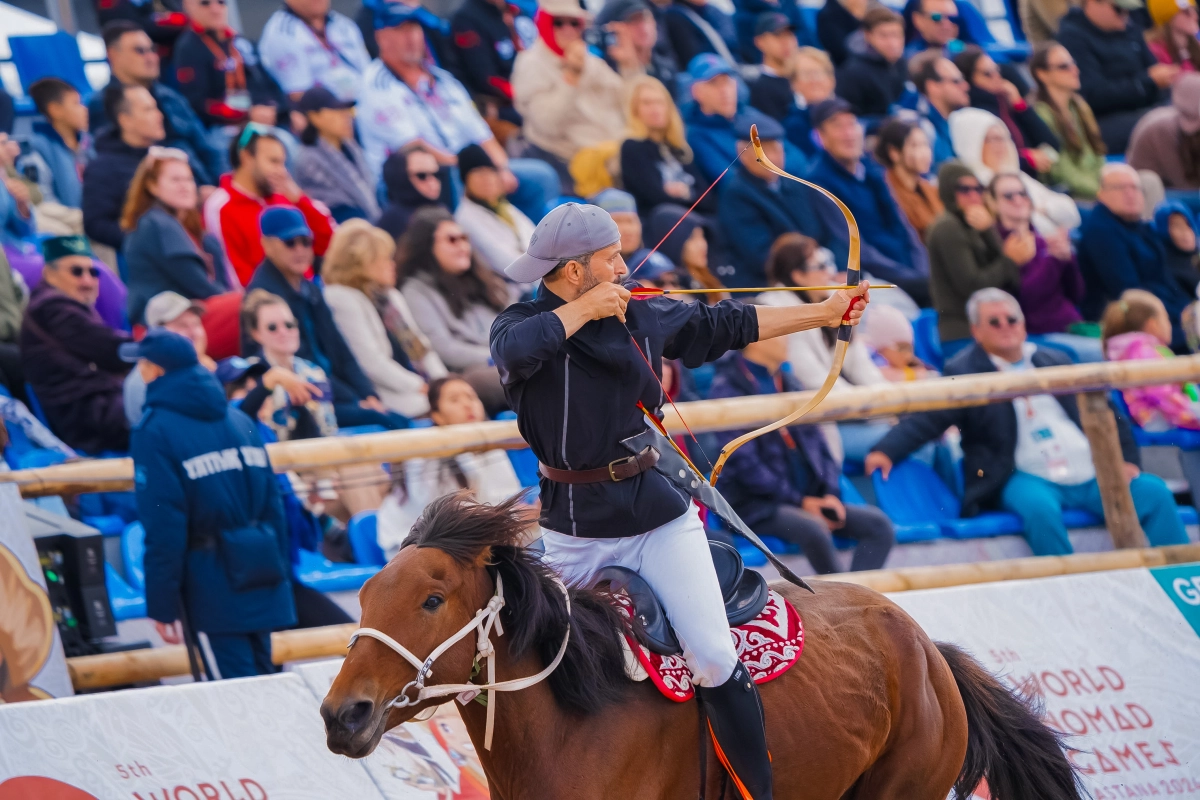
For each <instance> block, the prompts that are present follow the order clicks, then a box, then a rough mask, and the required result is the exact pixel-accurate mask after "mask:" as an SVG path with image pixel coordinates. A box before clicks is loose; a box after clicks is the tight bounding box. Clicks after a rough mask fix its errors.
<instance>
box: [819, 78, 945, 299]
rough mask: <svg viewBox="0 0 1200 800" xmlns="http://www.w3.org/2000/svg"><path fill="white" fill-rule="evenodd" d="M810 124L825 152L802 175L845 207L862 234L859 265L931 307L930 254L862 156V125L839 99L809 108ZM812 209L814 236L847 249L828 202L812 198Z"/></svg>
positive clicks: (837, 218) (842, 224)
mask: <svg viewBox="0 0 1200 800" xmlns="http://www.w3.org/2000/svg"><path fill="white" fill-rule="evenodd" d="M810 113H811V115H812V121H813V128H815V129H816V131H817V135H818V136H819V137H820V138H821V144H822V145H823V146H824V148H825V149H824V150H822V151H821V154H820V155H818V156H817V158H816V160H815V161H814V162H813V166H812V168H811V169H810V170H809V173H808V175H807V176H806V177H807V178H808V180H810V181H812V182H813V183H816V184H818V185H819V186H823V187H825V188H826V189H828V190H829V191H831V192H833V193H834V194H835V195H837V196H838V197H840V198H841V199H842V201H843V202H844V203H845V204H846V205H847V206H849V208H850V210H851V211H852V212H853V213H854V218H855V219H856V220H857V221H858V229H859V231H860V232H861V233H862V237H863V238H862V268H863V270H864V271H865V272H868V273H870V275H871V276H872V278H877V279H879V280H880V281H884V282H887V283H894V284H896V285H898V286H900V287H901V288H902V289H904V291H905V292H907V293H908V295H909V296H910V297H912V299H913V300H915V301H916V302H917V304H918V305H921V306H928V305H929V302H930V300H929V254H928V253H927V252H926V250H925V245H923V244H921V240H920V238H919V237H918V236H917V233H916V231H915V230H913V228H912V226H911V225H909V223H908V220H907V219H906V218H905V216H904V213H903V212H902V211H901V210H900V207H899V206H898V205H897V204H896V200H895V199H894V198H893V197H892V192H891V189H889V188H888V185H887V181H886V180H884V177H883V169H882V168H881V167H880V166H879V165H878V164H876V163H875V161H874V160H873V159H870V158H864V157H863V128H862V125H861V124H860V123H859V121H858V119H857V118H855V116H854V113H853V111H851V109H850V104H849V103H847V102H846V101H845V100H843V99H841V98H840V97H833V98H830V99H829V100H826V101H824V102H822V103H818V104H817V105H816V106H814V107H813V108H812V110H811V112H810ZM813 210H814V211H815V212H816V215H817V217H818V218H819V220H820V223H821V226H822V228H823V230H821V231H820V232H819V233H818V235H817V236H814V237H813V238H815V239H817V240H818V241H820V242H822V243H826V246H827V247H828V246H830V245H829V244H828V243H830V242H836V243H837V244H838V247H834V248H832V249H834V250H835V251H836V250H839V249H840V250H845V249H847V248H848V247H849V232H848V231H847V230H846V222H845V220H844V219H843V217H842V214H841V212H840V211H838V209H837V207H836V206H834V205H833V204H832V203H827V202H815V203H813Z"/></svg>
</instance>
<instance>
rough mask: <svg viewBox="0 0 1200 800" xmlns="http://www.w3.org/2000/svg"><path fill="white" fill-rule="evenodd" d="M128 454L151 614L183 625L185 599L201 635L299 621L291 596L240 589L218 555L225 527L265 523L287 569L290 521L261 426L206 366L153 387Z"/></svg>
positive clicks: (283, 586) (283, 585) (284, 587)
mask: <svg viewBox="0 0 1200 800" xmlns="http://www.w3.org/2000/svg"><path fill="white" fill-rule="evenodd" d="M131 452H132V455H133V463H134V483H135V493H136V496H137V506H138V518H139V519H140V520H141V521H142V524H143V525H144V526H145V528H146V557H145V565H146V611H147V614H148V615H149V616H150V617H151V618H152V619H156V620H158V621H159V622H171V621H173V620H176V619H179V618H180V616H179V602H180V598H181V597H182V598H183V602H184V603H185V607H186V610H187V613H188V617H189V619H190V621H191V623H192V626H193V627H194V628H195V629H196V630H200V631H204V632H206V633H251V632H256V631H269V630H273V629H276V628H286V627H288V626H291V625H294V624H296V611H295V607H294V606H293V603H292V589H291V586H290V584H289V582H288V580H287V579H286V578H285V579H283V580H282V581H280V582H279V583H278V584H277V585H276V586H273V587H268V588H262V589H253V590H249V591H240V592H239V591H234V589H233V588H232V587H231V586H230V583H229V578H228V577H227V576H226V573H225V567H224V565H223V563H222V561H221V556H220V553H219V552H218V550H217V549H216V548H215V547H214V546H212V545H211V544H209V545H208V546H204V547H191V548H189V544H188V543H189V539H191V541H192V542H193V544H197V543H203V540H204V539H209V540H211V539H213V538H215V537H216V536H217V535H218V534H219V533H220V532H221V531H223V530H233V529H235V528H243V527H248V526H251V525H262V526H264V527H265V528H266V529H268V530H269V531H272V532H273V533H274V534H275V537H276V539H277V540H278V542H279V553H280V559H281V563H282V564H284V565H285V572H286V565H287V564H288V558H289V541H288V529H287V519H286V517H285V516H284V513H283V504H282V503H281V502H280V497H279V487H278V484H277V483H276V479H275V473H274V472H273V471H272V470H271V464H270V462H269V461H268V460H267V451H266V450H264V449H263V441H262V439H261V438H260V437H259V435H258V431H257V426H256V425H255V423H254V422H253V421H252V420H251V419H250V418H249V417H247V416H246V415H245V414H243V413H242V412H241V411H238V410H236V409H232V408H230V407H229V406H228V404H227V403H226V402H225V392H224V390H223V389H222V388H221V384H220V383H219V382H218V381H217V379H216V376H214V375H213V374H212V373H211V372H209V371H208V370H206V369H205V368H204V367H202V366H199V365H197V366H194V367H191V368H188V369H182V370H176V371H174V372H170V373H167V374H166V375H163V376H162V377H160V378H159V379H158V380H156V381H153V382H152V383H151V384H150V385H149V386H148V387H146V412H145V414H144V416H143V417H142V419H141V422H139V423H138V426H137V427H136V428H135V429H134V431H133V436H132V446H131Z"/></svg>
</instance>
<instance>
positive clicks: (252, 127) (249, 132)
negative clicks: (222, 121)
mask: <svg viewBox="0 0 1200 800" xmlns="http://www.w3.org/2000/svg"><path fill="white" fill-rule="evenodd" d="M255 136H272V137H275V138H279V134H278V133H277V132H276V130H275V126H274V125H263V124H262V123H261V122H247V123H246V127H244V128H242V135H241V136H239V137H238V143H237V149H238V150H239V151H241V150H245V149H246V147H247V146H249V144H250V142H251V140H253V139H254V137H255Z"/></svg>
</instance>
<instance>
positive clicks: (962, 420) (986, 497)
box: [873, 344, 1141, 517]
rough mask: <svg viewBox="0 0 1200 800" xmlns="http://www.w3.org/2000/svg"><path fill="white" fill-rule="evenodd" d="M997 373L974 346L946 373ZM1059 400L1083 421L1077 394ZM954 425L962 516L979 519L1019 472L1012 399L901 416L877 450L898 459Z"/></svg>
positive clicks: (1133, 454)
mask: <svg viewBox="0 0 1200 800" xmlns="http://www.w3.org/2000/svg"><path fill="white" fill-rule="evenodd" d="M1032 361H1033V366H1034V367H1057V366H1062V365H1064V364H1070V363H1071V361H1070V359H1069V358H1067V356H1066V355H1065V354H1063V353H1062V352H1061V351H1059V350H1050V349H1048V348H1041V347H1039V348H1038V349H1037V350H1036V351H1035V352H1034V354H1033V357H1032ZM995 371H996V365H995V364H993V363H992V360H991V359H990V358H989V357H988V354H987V353H985V352H984V350H983V348H981V347H980V346H979V345H977V344H972V345H971V346H970V347H968V348H967V349H966V350H963V351H962V352H961V353H959V354H958V355H956V356H954V358H952V359H950V360H949V361H947V362H946V368H945V370H944V374H945V375H946V376H953V375H972V374H977V373H981V372H995ZM1056 399H1057V400H1058V402H1059V404H1060V405H1061V406H1062V407H1063V411H1065V412H1067V416H1068V417H1070V418H1071V421H1072V422H1074V423H1075V424H1076V425H1079V424H1080V423H1079V407H1078V406H1077V405H1076V403H1075V395H1073V394H1063V395H1058V396H1057V397H1056ZM1114 413H1115V414H1116V417H1117V433H1118V435H1119V436H1120V438H1121V452H1122V453H1123V455H1124V458H1125V460H1126V461H1127V462H1129V463H1130V464H1136V465H1139V466H1140V465H1141V456H1140V455H1139V453H1138V448H1137V444H1136V443H1135V442H1134V441H1133V431H1132V430H1131V429H1130V427H1129V421H1128V419H1126V418H1125V416H1124V415H1123V414H1121V412H1119V411H1116V409H1114ZM951 425H957V426H958V429H959V430H960V431H962V448H963V462H962V470H963V499H962V515H963V516H964V517H973V516H975V515H976V514H978V513H979V512H980V511H984V510H987V509H998V508H999V507H1000V495H1001V492H1003V491H1004V486H1005V485H1006V484H1007V483H1008V479H1009V478H1011V477H1012V474H1013V472H1014V471H1015V470H1016V453H1017V412H1016V410H1015V409H1014V408H1013V404H1012V402H1011V401H1001V402H997V403H992V404H991V405H986V406H973V407H971V408H951V409H947V410H945V411H925V412H922V413H920V414H913V415H912V416H910V417H906V418H904V419H902V420H900V422H899V424H897V425H896V427H894V428H892V429H891V430H890V431H889V432H888V434H887V436H884V437H883V439H882V440H881V441H880V442H879V444H877V445H875V447H874V448H873V449H874V450H878V451H879V452H881V453H883V454H884V455H886V456H887V457H888V458H890V459H891V460H892V461H893V462H894V463H896V462H899V461H901V460H902V459H904V458H906V457H907V456H908V455H909V454H911V453H912V452H913V451H915V450H917V449H919V448H920V447H921V446H923V445H924V444H925V443H926V442H931V441H933V440H934V439H936V438H938V437H939V436H941V435H942V434H943V433H945V431H946V429H947V428H949V427H950V426H951ZM1080 430H1082V426H1081V427H1080Z"/></svg>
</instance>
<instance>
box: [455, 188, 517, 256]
mask: <svg viewBox="0 0 1200 800" xmlns="http://www.w3.org/2000/svg"><path fill="white" fill-rule="evenodd" d="M510 211H511V213H512V216H513V221H514V222H516V224H517V229H516V230H515V231H514V230H513V229H512V228H510V227H509V225H508V223H507V222H505V221H504V220H502V219H500V217H499V215H498V214H496V212H494V211H492V210H491V209H490V208H488V207H487V206H484V205H481V204H479V203H476V202H475V201H474V200H472V199H471V198H469V197H464V198H463V199H462V202H461V203H459V204H458V209H457V210H456V211H455V212H454V218H455V219H456V220H458V224H459V225H461V226H462V229H463V230H464V231H466V232H467V235H468V236H470V237H471V246H472V247H474V248H475V250H476V251H478V252H479V254H480V255H481V256H483V258H484V260H485V261H487V262H488V265H489V266H490V267H491V268H492V271H493V272H498V273H500V274H501V275H503V274H504V268H505V267H507V266H508V265H509V264H511V263H512V262H513V261H515V260H516V259H517V257H518V256H521V255H524V254H525V251H526V250H527V249H529V237H531V236H533V230H534V224H533V222H532V221H531V220H530V219H529V217H527V216H525V215H524V214H522V213H521V211H520V209H518V208H517V207H516V206H511V208H510Z"/></svg>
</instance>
